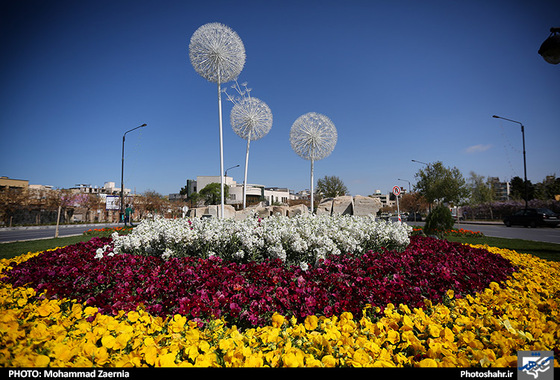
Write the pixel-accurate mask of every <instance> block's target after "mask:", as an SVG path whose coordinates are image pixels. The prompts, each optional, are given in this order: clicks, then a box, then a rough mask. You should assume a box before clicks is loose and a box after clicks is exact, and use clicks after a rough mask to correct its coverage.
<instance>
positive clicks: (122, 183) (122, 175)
mask: <svg viewBox="0 0 560 380" xmlns="http://www.w3.org/2000/svg"><path fill="white" fill-rule="evenodd" d="M146 125H148V124H142V125H139V126H138V127H136V128H132V129H130V130H128V131H126V132H125V133H124V135H123V137H122V165H121V213H124V140H125V136H126V134H127V133H128V132H132V131H134V130H135V129H138V128H142V127H145V126H146Z"/></svg>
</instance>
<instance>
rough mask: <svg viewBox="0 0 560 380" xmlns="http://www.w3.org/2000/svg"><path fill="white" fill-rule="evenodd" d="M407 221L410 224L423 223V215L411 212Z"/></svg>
mask: <svg viewBox="0 0 560 380" xmlns="http://www.w3.org/2000/svg"><path fill="white" fill-rule="evenodd" d="M406 220H407V221H409V222H421V221H422V215H420V214H419V213H417V212H411V213H409V214H408V216H407V218H406Z"/></svg>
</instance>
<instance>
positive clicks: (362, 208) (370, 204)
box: [354, 195, 383, 216]
mask: <svg viewBox="0 0 560 380" xmlns="http://www.w3.org/2000/svg"><path fill="white" fill-rule="evenodd" d="M381 207H383V206H382V204H381V201H380V200H379V199H378V198H370V197H364V196H362V195H356V196H355V197H354V215H356V216H365V215H373V216H375V215H376V214H377V212H378V211H379V210H380V209H381Z"/></svg>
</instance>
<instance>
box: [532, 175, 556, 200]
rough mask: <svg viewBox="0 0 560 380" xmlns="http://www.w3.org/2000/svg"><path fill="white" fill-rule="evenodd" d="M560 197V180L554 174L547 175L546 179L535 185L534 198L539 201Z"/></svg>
mask: <svg viewBox="0 0 560 380" xmlns="http://www.w3.org/2000/svg"><path fill="white" fill-rule="evenodd" d="M558 195H560V178H556V174H553V175H547V176H546V178H545V179H544V180H543V181H542V182H539V183H537V184H536V185H535V198H537V199H540V200H543V201H545V200H549V199H555V198H556V197H557V196H558Z"/></svg>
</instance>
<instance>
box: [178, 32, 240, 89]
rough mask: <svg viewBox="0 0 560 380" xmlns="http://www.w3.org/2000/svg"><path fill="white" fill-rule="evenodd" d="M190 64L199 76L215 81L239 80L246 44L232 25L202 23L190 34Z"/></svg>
mask: <svg viewBox="0 0 560 380" xmlns="http://www.w3.org/2000/svg"><path fill="white" fill-rule="evenodd" d="M189 57H190V59H191V63H192V65H193V67H194V69H195V70H196V72H197V73H198V74H200V76H202V77H203V78H205V79H206V80H208V81H210V82H212V83H218V84H219V83H226V82H229V81H232V80H234V79H236V78H237V77H238V76H239V74H240V73H241V70H243V66H244V65H245V58H246V57H245V46H243V41H241V38H239V36H238V35H237V33H235V32H234V31H233V30H232V29H231V28H230V27H228V26H226V25H223V24H220V23H218V22H212V23H209V24H205V25H202V26H201V27H200V28H198V29H197V30H196V31H195V32H194V34H193V35H192V37H191V42H190V44H189Z"/></svg>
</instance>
